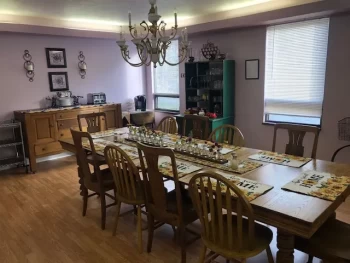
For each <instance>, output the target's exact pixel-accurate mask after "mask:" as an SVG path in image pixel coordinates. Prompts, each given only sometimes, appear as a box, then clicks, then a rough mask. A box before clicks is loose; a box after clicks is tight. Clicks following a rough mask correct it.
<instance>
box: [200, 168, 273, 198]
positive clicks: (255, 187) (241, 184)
mask: <svg viewBox="0 0 350 263" xmlns="http://www.w3.org/2000/svg"><path fill="white" fill-rule="evenodd" d="M218 173H219V174H220V175H222V176H223V177H225V178H226V179H228V180H229V181H230V182H231V183H232V184H234V185H236V186H237V187H238V188H239V189H240V190H241V191H242V193H243V195H244V196H245V197H246V198H247V199H248V201H249V202H251V201H253V200H254V199H256V198H258V197H259V196H261V195H263V194H265V193H266V192H268V191H270V190H271V189H272V188H273V186H271V185H267V184H262V183H259V182H257V181H254V180H249V179H245V178H242V177H239V176H235V175H231V174H226V173H223V172H218ZM210 181H211V183H212V188H214V189H215V187H216V180H215V179H211V180H210ZM203 183H204V186H205V187H207V185H208V180H204V181H203ZM226 191H227V188H226V186H224V185H221V192H222V193H226ZM231 194H232V195H233V196H237V195H236V194H235V193H234V192H232V191H231Z"/></svg>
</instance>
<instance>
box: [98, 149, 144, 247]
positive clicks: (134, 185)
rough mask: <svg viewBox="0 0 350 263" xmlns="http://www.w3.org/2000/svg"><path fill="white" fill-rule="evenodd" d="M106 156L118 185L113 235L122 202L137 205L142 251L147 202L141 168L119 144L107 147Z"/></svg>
mask: <svg viewBox="0 0 350 263" xmlns="http://www.w3.org/2000/svg"><path fill="white" fill-rule="evenodd" d="M105 158H106V161H107V164H108V166H109V169H110V170H111V172H112V175H113V179H114V183H115V186H116V201H117V213H116V218H115V223H114V228H113V235H114V236H115V234H116V232H117V226H118V219H119V215H120V207H121V203H125V204H128V205H133V206H137V233H138V246H139V251H140V253H141V252H142V218H141V206H142V205H144V204H145V198H144V188H143V184H142V181H141V179H140V175H139V170H138V168H137V167H136V166H135V164H134V162H133V161H132V160H131V159H130V157H129V156H128V155H127V154H126V153H125V152H124V151H123V150H122V149H120V148H119V147H117V146H113V145H111V146H107V147H106V148H105Z"/></svg>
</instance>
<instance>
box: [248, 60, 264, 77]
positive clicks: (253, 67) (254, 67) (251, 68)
mask: <svg viewBox="0 0 350 263" xmlns="http://www.w3.org/2000/svg"><path fill="white" fill-rule="evenodd" d="M259 64H260V61H259V59H249V60H246V61H245V79H246V80H250V79H259V77H260V76H259V70H260V65H259Z"/></svg>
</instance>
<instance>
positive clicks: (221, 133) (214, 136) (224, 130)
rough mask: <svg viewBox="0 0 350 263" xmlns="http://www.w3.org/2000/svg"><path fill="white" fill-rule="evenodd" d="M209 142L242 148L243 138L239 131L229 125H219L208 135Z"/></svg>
mask: <svg viewBox="0 0 350 263" xmlns="http://www.w3.org/2000/svg"><path fill="white" fill-rule="evenodd" d="M209 140H211V141H216V142H219V143H226V144H231V145H234V146H241V147H243V146H244V136H243V134H242V132H241V131H240V129H238V128H237V127H235V126H233V125H229V124H225V125H221V126H220V127H217V128H216V129H215V130H213V131H212V132H211V134H210V135H209Z"/></svg>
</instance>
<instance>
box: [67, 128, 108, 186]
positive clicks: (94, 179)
mask: <svg viewBox="0 0 350 263" xmlns="http://www.w3.org/2000/svg"><path fill="white" fill-rule="evenodd" d="M71 133H72V137H73V141H74V145H75V149H76V157H77V164H78V166H79V169H80V172H81V175H82V177H83V181H84V185H85V187H86V188H88V189H91V187H93V185H96V183H98V184H100V183H101V182H102V181H101V174H100V169H99V166H98V163H97V161H96V160H97V154H96V150H95V146H94V143H93V141H92V138H91V135H90V134H89V133H88V132H81V131H76V130H73V129H71ZM84 140H85V142H87V143H88V144H89V148H90V151H91V155H92V160H93V169H94V173H91V170H90V167H89V164H88V160H87V151H86V150H85V149H84V148H83V141H84Z"/></svg>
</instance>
